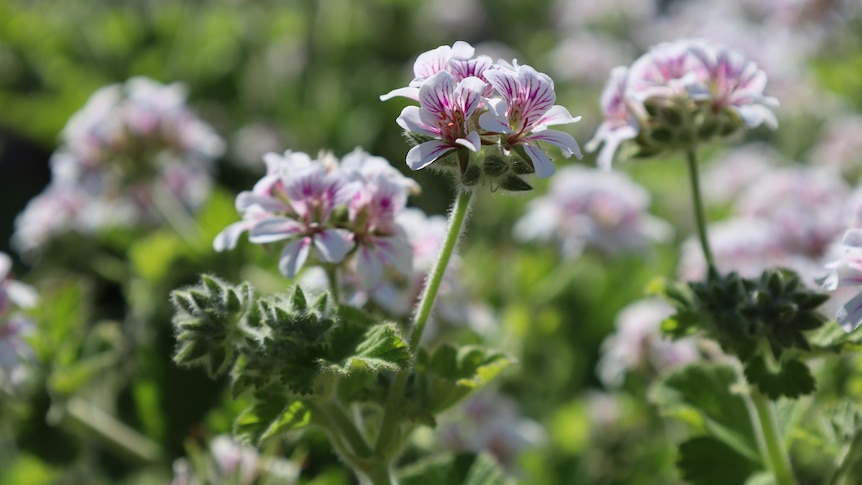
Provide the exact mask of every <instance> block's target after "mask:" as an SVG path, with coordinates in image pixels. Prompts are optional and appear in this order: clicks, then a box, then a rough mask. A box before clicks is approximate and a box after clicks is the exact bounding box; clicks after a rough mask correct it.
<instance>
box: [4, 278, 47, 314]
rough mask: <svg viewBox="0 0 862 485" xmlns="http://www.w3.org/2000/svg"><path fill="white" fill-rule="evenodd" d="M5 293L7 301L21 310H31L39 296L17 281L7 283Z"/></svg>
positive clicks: (29, 287) (28, 286) (30, 288)
mask: <svg viewBox="0 0 862 485" xmlns="http://www.w3.org/2000/svg"><path fill="white" fill-rule="evenodd" d="M6 291H7V292H8V294H9V299H10V300H12V303H14V304H16V305H18V306H19V307H21V308H33V306H35V305H36V302H37V301H39V296H38V295H37V294H36V290H34V289H33V288H32V287H31V286H30V285H25V284H24V283H21V282H19V281H7V282H6Z"/></svg>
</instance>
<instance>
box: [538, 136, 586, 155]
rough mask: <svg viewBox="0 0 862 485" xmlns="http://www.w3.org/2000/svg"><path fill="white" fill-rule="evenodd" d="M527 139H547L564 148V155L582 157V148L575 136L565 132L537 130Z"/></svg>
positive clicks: (546, 140)
mask: <svg viewBox="0 0 862 485" xmlns="http://www.w3.org/2000/svg"><path fill="white" fill-rule="evenodd" d="M525 139H527V140H531V141H533V140H536V141H545V142H548V143H550V144H551V145H556V146H558V147H560V148H561V149H562V150H563V156H564V157H566V158H568V157H570V156H572V155H574V156H576V157H578V158H581V157H583V155H581V149H580V148H579V147H578V142H577V141H575V138H574V137H573V136H572V135H570V134H568V133H566V132H564V131H558V130H542V131H537V132H534V133H533V134H531V135H530V136H528V137H526V138H525Z"/></svg>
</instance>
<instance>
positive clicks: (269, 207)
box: [235, 191, 288, 212]
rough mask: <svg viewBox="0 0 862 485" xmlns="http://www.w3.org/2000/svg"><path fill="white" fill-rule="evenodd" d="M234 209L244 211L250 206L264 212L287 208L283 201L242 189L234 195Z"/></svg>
mask: <svg viewBox="0 0 862 485" xmlns="http://www.w3.org/2000/svg"><path fill="white" fill-rule="evenodd" d="M235 205H236V210H237V211H239V212H246V211H247V210H249V209H251V208H252V207H258V208H260V209H261V210H263V211H266V212H279V211H286V210H288V207H287V205H285V203H284V202H282V201H280V200H278V199H276V198H274V197H267V196H265V195H261V194H256V193H254V192H249V191H243V192H240V193H239V195H237V196H236V204H235Z"/></svg>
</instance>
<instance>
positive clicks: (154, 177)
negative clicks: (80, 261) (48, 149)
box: [13, 77, 224, 253]
mask: <svg viewBox="0 0 862 485" xmlns="http://www.w3.org/2000/svg"><path fill="white" fill-rule="evenodd" d="M185 97H186V95H185V91H184V89H183V88H182V87H181V86H180V85H177V84H171V85H163V84H160V83H158V82H156V81H153V80H150V79H147V78H142V77H137V78H132V79H130V80H128V81H126V82H125V83H124V84H114V85H110V86H107V87H104V88H101V89H99V90H98V91H96V92H95V93H94V94H93V95H92V96H91V97H90V99H89V100H88V101H87V103H86V104H85V105H84V107H83V108H81V110H80V111H78V112H77V113H75V114H74V115H72V117H71V118H70V119H69V121H68V123H67V124H66V127H65V128H64V129H63V132H62V145H61V146H60V148H59V149H58V150H57V151H56V152H55V153H54V154H53V156H52V158H51V172H52V179H51V184H50V185H49V186H48V187H47V188H46V189H45V191H44V192H43V193H42V194H40V195H39V196H37V197H36V198H34V199H33V200H32V201H31V202H30V204H29V205H28V206H27V208H26V209H25V210H24V212H23V213H22V214H21V215H20V216H19V217H18V220H17V221H16V234H15V235H14V238H13V241H14V244H15V245H16V247H17V248H18V249H19V250H20V251H22V252H25V253H28V252H38V250H39V249H41V248H42V246H43V245H44V244H45V243H46V242H47V241H48V240H49V239H50V237H51V236H52V235H53V234H55V233H60V232H66V231H70V230H75V231H79V232H83V233H90V232H93V231H96V230H100V229H104V228H108V227H117V226H124V227H129V226H137V225H151V224H153V223H156V222H158V221H160V220H161V216H160V213H159V210H158V209H157V207H156V204H157V203H158V202H165V201H170V202H172V203H173V204H174V205H179V206H180V207H173V209H175V210H176V209H186V210H193V209H195V208H197V207H198V206H199V205H200V204H202V203H203V202H204V201H205V200H206V198H207V197H208V195H209V191H210V186H211V183H212V180H211V178H212V175H211V173H212V171H213V164H214V161H215V159H216V158H218V157H219V156H221V154H222V153H223V151H224V143H223V141H222V140H221V138H220V137H219V136H218V135H217V134H216V133H215V131H213V129H212V128H211V127H210V126H209V125H207V124H206V123H204V122H203V121H201V120H200V119H199V118H198V117H196V116H195V115H194V113H192V112H191V111H190V110H189V108H188V107H187V106H186V104H185Z"/></svg>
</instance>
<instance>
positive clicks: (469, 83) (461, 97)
mask: <svg viewBox="0 0 862 485" xmlns="http://www.w3.org/2000/svg"><path fill="white" fill-rule="evenodd" d="M485 86H487V84H485V81H483V80H481V79H479V78H478V77H475V76H471V77H468V78H465V79H464V80H462V81H461V82H460V83H458V86H457V88H456V91H455V92H456V95H457V97H458V106H459V108H460V111H461V113H463V115H464V118H469V117H470V115H472V114H473V111H475V110H476V108H478V107H479V102H480V101H481V100H482V93H484V92H485Z"/></svg>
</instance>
